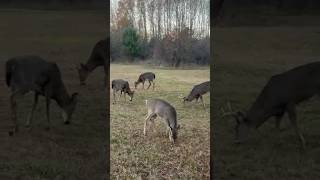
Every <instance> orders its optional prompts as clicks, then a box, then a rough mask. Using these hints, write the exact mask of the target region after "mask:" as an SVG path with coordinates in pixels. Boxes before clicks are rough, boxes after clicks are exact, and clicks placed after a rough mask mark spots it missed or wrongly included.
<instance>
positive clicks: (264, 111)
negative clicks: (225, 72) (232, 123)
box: [224, 62, 320, 149]
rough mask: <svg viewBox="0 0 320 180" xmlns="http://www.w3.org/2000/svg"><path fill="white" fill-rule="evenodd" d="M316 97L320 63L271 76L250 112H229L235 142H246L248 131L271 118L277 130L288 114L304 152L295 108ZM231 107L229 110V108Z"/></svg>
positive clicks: (319, 84)
mask: <svg viewBox="0 0 320 180" xmlns="http://www.w3.org/2000/svg"><path fill="white" fill-rule="evenodd" d="M315 94H318V95H319V94H320V62H314V63H309V64H305V65H301V66H298V67H296V68H293V69H291V70H289V71H287V72H284V73H281V74H278V75H275V76H272V77H271V78H270V79H269V81H268V83H267V84H266V85H265V87H264V88H263V90H262V91H261V93H260V95H259V96H258V97H257V99H256V100H255V102H254V103H253V105H252V106H251V108H250V109H249V111H247V112H240V111H239V112H236V113H234V112H232V110H231V108H230V110H231V111H230V112H227V113H224V115H232V116H233V117H234V118H235V120H236V122H237V125H236V127H235V130H236V142H238V143H240V142H243V141H245V140H247V136H248V130H249V128H253V129H257V128H259V127H260V126H261V125H262V124H263V123H264V122H265V121H267V120H268V119H269V118H270V117H275V119H276V128H278V129H280V121H281V118H282V117H283V115H284V114H285V113H286V112H287V113H288V117H289V119H290V122H291V124H292V126H293V128H294V130H295V133H296V134H297V136H298V137H299V140H300V143H301V147H302V148H303V149H305V139H304V137H303V135H302V134H301V132H300V130H299V128H298V124H297V113H296V105H297V104H299V103H300V102H302V101H305V100H307V99H309V98H311V97H312V96H314V95H315ZM230 107H231V106H230Z"/></svg>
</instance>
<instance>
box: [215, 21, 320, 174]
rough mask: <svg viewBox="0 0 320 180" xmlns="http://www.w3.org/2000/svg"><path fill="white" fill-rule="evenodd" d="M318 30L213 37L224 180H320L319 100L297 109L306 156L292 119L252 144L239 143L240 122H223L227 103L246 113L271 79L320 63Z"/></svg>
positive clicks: (218, 170) (218, 154) (240, 31)
mask: <svg viewBox="0 0 320 180" xmlns="http://www.w3.org/2000/svg"><path fill="white" fill-rule="evenodd" d="M319 32H320V28H319V27H304V28H299V27H255V28H246V27H242V28H216V29H215V34H214V44H215V56H214V58H215V59H214V60H215V62H216V63H215V67H216V68H215V69H213V75H214V76H213V77H214V78H213V80H212V81H213V82H214V84H215V86H214V87H215V88H214V96H213V107H214V111H213V112H212V116H213V119H214V124H213V127H214V133H215V140H214V152H215V153H214V155H213V156H214V160H215V164H216V166H215V169H214V173H215V175H216V176H218V177H219V179H261V180H263V179H265V180H269V179H290V180H292V179H318V178H319V177H320V173H319V172H320V171H319V169H320V158H319V152H320V143H319V141H318V140H319V137H320V134H319V128H320V121H319V120H318V119H319V117H320V114H319V105H320V102H319V98H318V97H315V98H312V99H311V100H309V101H306V102H303V103H302V104H300V105H299V106H298V108H297V110H298V124H299V127H300V128H301V131H302V133H303V134H304V137H305V139H306V141H307V149H306V152H305V153H301V152H300V149H299V147H300V146H299V145H300V144H299V141H298V138H297V136H296V135H295V133H294V131H293V129H292V128H291V126H290V123H289V120H288V118H287V116H285V117H284V119H283V121H282V124H281V126H282V127H289V129H288V130H286V131H284V132H279V131H277V130H276V129H275V125H274V122H275V121H274V120H273V119H270V120H269V121H267V122H266V123H265V124H263V125H262V126H261V127H260V128H259V129H258V131H252V132H251V133H250V137H249V140H248V142H246V143H245V144H241V145H237V144H234V141H233V140H234V133H235V132H234V126H235V123H236V122H235V121H234V120H233V119H232V118H223V117H222V116H221V110H220V108H221V107H223V106H225V105H226V103H227V102H228V101H230V102H231V104H232V105H233V109H234V110H247V109H248V108H249V107H250V105H251V104H252V103H253V101H254V100H255V98H256V97H257V95H258V94H259V93H260V91H261V90H262V88H263V86H264V85H265V84H266V83H267V81H268V79H269V78H270V77H271V76H272V75H274V74H277V73H281V72H284V71H286V70H288V69H290V68H292V67H295V66H298V65H301V64H305V63H307V62H312V61H316V60H319V57H320V48H319V47H320V46H319V40H320V37H319Z"/></svg>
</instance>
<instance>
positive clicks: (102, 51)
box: [77, 38, 110, 85]
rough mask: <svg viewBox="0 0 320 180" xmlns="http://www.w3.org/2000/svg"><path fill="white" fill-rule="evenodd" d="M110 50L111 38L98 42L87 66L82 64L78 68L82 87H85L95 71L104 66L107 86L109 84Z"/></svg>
mask: <svg viewBox="0 0 320 180" xmlns="http://www.w3.org/2000/svg"><path fill="white" fill-rule="evenodd" d="M108 50H109V38H107V39H103V40H100V41H98V42H97V43H96V44H95V46H94V48H93V50H92V52H91V55H90V57H89V59H88V61H87V63H86V64H82V63H80V67H78V68H77V70H78V73H79V79H80V85H85V81H86V79H87V77H88V75H89V73H91V72H92V71H93V70H95V69H96V68H97V67H99V66H104V72H105V85H106V84H107V79H108V78H107V75H108V74H109V69H108V66H109V59H108V58H107V57H110V55H108Z"/></svg>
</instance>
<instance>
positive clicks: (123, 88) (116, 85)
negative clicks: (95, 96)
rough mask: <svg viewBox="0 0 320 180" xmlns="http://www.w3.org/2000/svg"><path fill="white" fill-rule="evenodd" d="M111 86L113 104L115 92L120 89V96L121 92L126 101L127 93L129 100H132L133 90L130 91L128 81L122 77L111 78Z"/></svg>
mask: <svg viewBox="0 0 320 180" xmlns="http://www.w3.org/2000/svg"><path fill="white" fill-rule="evenodd" d="M111 88H112V90H113V104H115V103H116V92H118V91H120V98H121V95H122V93H123V94H124V100H125V101H126V94H128V95H129V97H130V101H132V99H133V94H134V91H131V89H130V86H129V82H128V81H125V80H123V79H115V80H112V82H111Z"/></svg>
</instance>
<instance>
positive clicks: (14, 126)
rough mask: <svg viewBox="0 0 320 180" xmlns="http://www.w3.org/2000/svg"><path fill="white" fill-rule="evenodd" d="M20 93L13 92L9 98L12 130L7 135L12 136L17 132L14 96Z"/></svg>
mask: <svg viewBox="0 0 320 180" xmlns="http://www.w3.org/2000/svg"><path fill="white" fill-rule="evenodd" d="M19 93H20V91H19V90H18V91H15V92H14V93H12V94H11V96H10V104H11V119H12V121H13V130H12V131H9V135H10V136H12V135H13V133H15V132H18V121H17V100H16V96H17V95H18V94H19Z"/></svg>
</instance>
